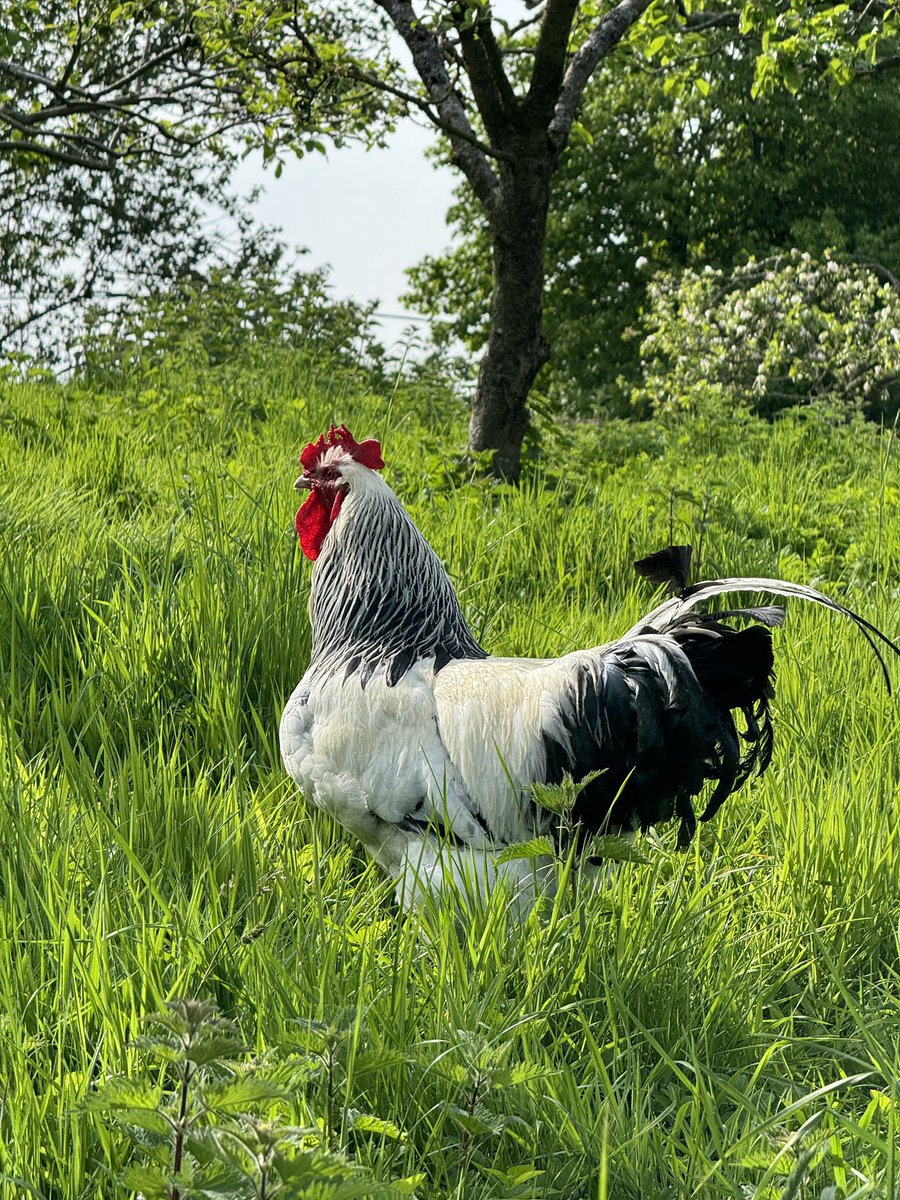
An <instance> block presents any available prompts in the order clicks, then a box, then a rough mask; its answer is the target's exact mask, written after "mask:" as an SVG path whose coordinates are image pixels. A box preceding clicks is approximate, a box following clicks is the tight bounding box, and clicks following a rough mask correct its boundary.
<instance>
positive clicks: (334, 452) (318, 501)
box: [294, 425, 384, 562]
mask: <svg viewBox="0 0 900 1200" xmlns="http://www.w3.org/2000/svg"><path fill="white" fill-rule="evenodd" d="M300 464H301V466H302V467H303V474H302V475H301V476H300V478H299V479H298V480H297V481H296V482H295V484H294V487H295V488H298V489H300V488H309V496H308V498H307V499H306V500H305V501H304V502H303V504H302V505H301V507H300V511H299V512H298V513H297V536H298V537H299V538H300V548H301V549H302V551H303V553H304V554H305V555H306V557H307V558H309V559H311V560H312V561H313V562H315V560H316V559H317V558H318V557H319V553H320V551H321V549H322V543H323V542H324V541H325V538H326V537H327V535H328V531H329V529H330V528H331V526H332V525H333V524H334V522H335V521H336V520H337V515H338V513H339V512H340V511H341V504H343V501H344V496H345V495H346V494H347V492H348V491H349V489H350V486H351V483H352V479H353V476H354V474H357V473H358V471H359V468H360V467H365V468H368V470H370V471H380V470H381V469H382V467H383V466H384V459H383V458H382V457H381V445H380V443H379V442H376V441H374V440H373V439H369V440H367V441H365V442H358V441H357V440H356V438H355V437H354V436H353V434H352V433H351V432H350V430H349V429H348V428H347V426H346V425H339V426H338V427H337V428H335V427H334V425H332V426H331V428H330V429H329V430H328V433H327V434H325V433H323V434H321V435H320V436H319V438H318V440H317V441H315V442H310V443H309V445H308V446H307V447H306V449H305V450H304V451H303V453H302V454H301V455H300Z"/></svg>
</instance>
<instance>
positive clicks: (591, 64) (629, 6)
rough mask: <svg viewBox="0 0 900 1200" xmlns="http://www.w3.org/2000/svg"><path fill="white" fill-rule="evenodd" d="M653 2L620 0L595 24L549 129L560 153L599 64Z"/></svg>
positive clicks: (574, 62)
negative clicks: (589, 81) (588, 84)
mask: <svg viewBox="0 0 900 1200" xmlns="http://www.w3.org/2000/svg"><path fill="white" fill-rule="evenodd" d="M650 3H651V0H620V3H619V4H617V5H616V7H615V8H614V9H613V10H612V11H611V12H608V13H607V14H606V16H605V17H604V18H603V20H602V21H601V22H600V23H599V25H597V26H595V28H594V29H593V30H592V32H591V33H590V34H589V35H588V36H587V38H586V39H585V41H584V42H583V43H582V45H581V48H580V49H579V51H578V53H577V54H576V55H575V57H574V58H573V59H572V62H571V63H570V64H569V69H568V71H567V72H566V77H565V79H564V80H563V85H562V91H561V93H560V97H559V100H558V101H557V104H556V108H555V110H554V113H553V119H552V121H551V122H550V127H549V130H548V132H549V134H550V138H551V140H552V141H553V143H554V145H555V146H556V149H557V152H559V151H562V150H563V149H564V148H565V145H566V142H567V141H568V140H569V134H570V133H571V131H572V122H573V121H574V120H575V116H576V114H577V112H578V106H579V105H580V103H581V97H582V95H583V93H584V89H585V87H586V86H587V82H588V80H589V79H590V77H591V75H593V73H594V70H595V69H596V67H597V64H598V63H599V62H600V60H601V59H602V58H606V56H607V55H608V54H610V53H611V52H612V51H613V50H614V49H615V48H616V46H617V45H618V44H619V42H620V41H621V40H622V38H623V37H624V36H625V34H626V33H627V32H628V30H629V29H630V28H631V27H632V25H634V24H635V22H637V21H639V20H640V18H641V17H642V16H643V15H644V13H645V12H646V10H647V9H648V8H649V7H650Z"/></svg>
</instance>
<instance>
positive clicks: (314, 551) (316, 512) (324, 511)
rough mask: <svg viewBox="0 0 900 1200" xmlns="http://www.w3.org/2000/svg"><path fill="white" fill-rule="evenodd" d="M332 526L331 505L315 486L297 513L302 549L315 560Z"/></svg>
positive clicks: (309, 557) (308, 556) (298, 533)
mask: <svg viewBox="0 0 900 1200" xmlns="http://www.w3.org/2000/svg"><path fill="white" fill-rule="evenodd" d="M330 528H331V506H330V505H329V503H328V501H327V500H326V499H325V497H324V496H323V495H322V494H321V492H318V491H316V489H315V488H313V490H312V491H311V492H310V493H309V495H308V496H307V498H306V499H305V500H304V501H303V504H302V505H301V506H300V511H299V512H298V513H297V536H298V537H299V539H300V549H301V550H302V551H303V553H304V554H305V555H306V557H307V558H308V559H311V560H312V561H313V562H315V561H316V559H317V558H318V557H319V551H320V550H321V549H322V543H323V542H324V541H325V538H326V536H327V534H328V530H329V529H330Z"/></svg>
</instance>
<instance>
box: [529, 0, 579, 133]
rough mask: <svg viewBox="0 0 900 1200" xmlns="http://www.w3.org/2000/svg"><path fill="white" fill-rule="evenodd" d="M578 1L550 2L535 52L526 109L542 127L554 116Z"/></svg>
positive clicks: (557, 0)
mask: <svg viewBox="0 0 900 1200" xmlns="http://www.w3.org/2000/svg"><path fill="white" fill-rule="evenodd" d="M577 11H578V0H549V3H548V4H547V8H546V10H545V12H544V19H543V21H542V22H541V31H540V34H539V35H538V43H537V46H536V48H535V52H534V66H533V67H532V69H531V86H530V87H529V89H528V96H527V99H526V101H525V106H526V108H527V109H528V110H529V112H530V114H532V115H533V117H534V119H535V120H537V121H538V123H539V124H540V125H541V126H542V127H544V126H546V125H547V124H548V122H549V121H550V119H551V117H552V116H553V112H554V106H555V105H556V102H557V100H558V99H559V93H560V88H561V87H562V83H563V76H564V72H565V69H566V55H567V53H568V49H569V35H570V34H571V32H572V22H573V21H574V20H575V14H576V13H577Z"/></svg>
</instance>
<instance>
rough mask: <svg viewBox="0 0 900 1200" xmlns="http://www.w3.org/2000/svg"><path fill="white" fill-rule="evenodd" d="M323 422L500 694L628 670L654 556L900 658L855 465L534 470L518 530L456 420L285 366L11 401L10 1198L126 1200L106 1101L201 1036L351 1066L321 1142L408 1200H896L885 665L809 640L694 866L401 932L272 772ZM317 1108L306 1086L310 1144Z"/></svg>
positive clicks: (881, 461) (6, 888) (2, 669)
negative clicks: (422, 541)
mask: <svg viewBox="0 0 900 1200" xmlns="http://www.w3.org/2000/svg"><path fill="white" fill-rule="evenodd" d="M332 419H334V420H345V421H346V422H347V423H348V424H349V425H350V426H351V428H353V429H354V431H355V432H357V434H358V436H362V435H363V434H365V435H371V434H376V435H378V436H380V437H381V438H382V440H383V442H384V449H385V457H386V459H387V461H388V469H387V476H388V479H389V480H390V482H392V484H393V485H394V486H395V487H396V489H397V491H398V492H399V494H400V495H401V497H402V498H403V500H404V501H405V502H406V503H407V504H408V506H409V507H410V509H411V511H412V514H413V516H414V518H415V520H416V521H417V523H418V524H419V526H420V527H421V528H422V529H423V531H424V532H425V533H426V534H427V535H428V536H429V538H431V540H432V542H433V544H434V545H435V547H436V549H437V550H438V552H439V553H440V554H441V556H442V557H443V558H444V561H445V562H447V563H448V565H449V567H450V570H451V571H452V573H453V576H454V579H455V581H456V584H457V586H458V588H459V591H460V593H461V596H462V599H463V603H464V605H465V608H466V611H467V613H468V614H469V617H470V619H471V621H472V624H473V626H474V628H475V630H476V633H477V634H478V636H479V637H481V638H482V639H483V640H484V641H485V643H486V644H487V645H488V647H489V648H490V649H491V650H493V651H495V652H499V653H504V654H533V653H541V654H555V653H563V652H565V651H567V650H570V649H572V648H574V647H576V646H583V645H589V644H597V643H599V642H602V641H605V640H608V639H610V638H612V637H614V636H616V634H617V633H618V632H621V631H622V630H623V629H625V628H627V627H628V626H629V625H630V624H632V623H633V622H634V620H635V619H636V618H637V617H638V616H639V615H640V611H641V609H642V608H646V607H648V606H649V603H650V598H649V597H648V595H647V594H646V591H645V589H644V587H643V586H642V585H641V583H640V581H639V580H637V579H636V578H635V577H634V575H633V571H632V568H631V563H632V561H633V559H634V558H636V557H639V556H640V555H641V554H643V553H646V552H648V551H649V550H651V549H654V548H657V547H658V546H660V545H662V544H664V543H665V542H666V541H667V540H668V539H669V537H670V535H674V537H675V538H676V540H682V539H683V540H691V541H693V542H694V543H695V544H697V543H698V542H701V541H702V555H703V560H704V561H703V564H702V565H701V571H702V574H704V575H706V574H712V573H720V572H728V573H741V572H748V573H749V572H752V573H756V574H764V575H771V574H784V575H786V576H787V577H789V578H794V579H798V580H800V581H805V582H812V583H814V584H818V585H819V586H822V587H824V588H825V589H826V590H830V591H831V592H832V593H833V594H836V595H838V596H839V597H841V598H844V599H846V600H847V601H848V602H849V603H851V604H852V605H854V606H855V607H857V608H858V609H860V610H861V611H863V612H864V614H865V615H866V616H868V617H869V618H870V619H872V620H875V621H876V622H877V623H879V624H880V625H882V626H883V627H884V628H886V629H887V630H888V631H889V632H892V633H893V634H894V635H896V634H897V633H898V631H900V467H898V464H897V457H896V455H895V454H892V452H891V445H890V441H889V439H888V438H887V437H878V436H876V435H875V434H874V433H873V432H872V431H871V430H868V429H864V428H858V427H852V426H851V427H834V426H831V425H829V424H827V423H826V422H824V421H817V420H807V421H803V420H792V419H790V420H787V421H785V422H783V423H781V424H779V425H776V426H772V427H762V426H759V427H756V426H746V427H742V428H740V429H739V430H738V437H737V438H735V436H734V433H735V431H734V430H731V429H728V428H722V427H715V426H712V427H710V426H706V425H701V424H699V423H698V424H695V425H685V426H682V427H677V428H672V429H669V430H664V431H663V430H657V429H653V428H650V427H636V428H629V427H627V426H621V425H613V426H610V427H607V428H606V429H594V428H592V427H581V428H578V429H569V430H562V431H559V430H553V429H550V428H547V429H545V430H544V431H543V434H544V444H543V450H542V458H541V462H540V465H538V466H529V468H528V469H527V471H526V475H525V478H524V480H523V483H522V485H521V487H520V488H518V489H512V488H509V487H504V486H494V485H491V484H490V483H487V482H485V481H483V480H480V479H478V478H475V477H472V473H471V470H470V468H469V466H468V465H467V464H466V461H465V459H464V458H463V457H462V456H461V454H460V448H461V446H462V445H463V441H464V413H462V412H461V411H458V410H457V409H456V408H455V407H454V406H453V405H452V404H451V403H449V402H448V401H445V400H441V399H440V397H433V396H423V395H420V396H417V395H403V394H398V395H397V396H395V397H393V399H392V400H385V399H383V398H379V397H377V396H372V395H368V394H366V393H365V392H364V391H363V390H361V389H360V388H359V387H358V385H356V384H355V383H354V382H353V381H352V380H350V381H348V380H347V379H346V378H342V377H340V376H329V374H328V371H327V368H323V369H321V370H319V371H316V370H314V369H313V368H311V367H308V366H305V365H304V364H302V363H298V362H297V361H296V360H293V359H291V358H290V357H288V356H286V357H285V358H283V359H281V360H277V361H276V360H273V361H271V362H269V363H267V364H264V365H263V366H261V367H258V368H254V369H250V368H247V369H245V370H243V372H237V373H233V374H231V375H228V376H226V375H215V374H208V375H202V374H196V375H194V376H192V377H190V378H187V377H185V378H181V379H179V378H177V377H164V376H163V377H155V378H154V379H152V380H140V379H135V380H133V381H130V382H128V383H123V387H122V393H121V394H118V395H112V394H98V395H91V394H88V393H84V392H80V391H78V390H77V389H74V388H70V389H63V388H38V387H31V386H27V385H21V386H10V385H3V391H2V392H0V536H2V562H0V679H2V681H3V682H2V689H3V690H2V707H0V799H2V810H0V848H2V849H0V939H2V951H0V1180H2V1182H0V1195H2V1196H3V1197H10V1198H12V1197H20V1196H24V1195H31V1196H35V1197H43V1198H45V1200H51V1198H52V1200H62V1198H64V1197H65V1198H66V1200H76V1198H78V1200H82V1198H88V1197H92V1198H93V1197H105V1196H110V1195H114V1194H116V1184H115V1182H114V1180H115V1177H116V1175H117V1173H118V1172H120V1171H121V1169H122V1168H123V1167H124V1166H125V1164H126V1162H127V1161H128V1160H129V1158H134V1156H135V1154H136V1151H135V1150H134V1147H133V1145H132V1144H131V1142H129V1141H128V1140H127V1139H126V1138H124V1137H123V1136H122V1135H121V1134H119V1133H117V1132H116V1131H115V1129H112V1128H110V1127H109V1126H108V1125H107V1124H105V1123H104V1122H103V1121H102V1120H101V1118H100V1117H99V1116H98V1115H97V1114H96V1113H95V1112H92V1111H86V1110H85V1108H84V1106H83V1102H84V1100H85V1097H86V1096H87V1095H88V1094H89V1093H90V1092H91V1091H92V1089H94V1088H96V1087H97V1086H98V1085H99V1084H101V1083H102V1081H103V1080H104V1079H106V1078H107V1077H109V1076H112V1075H120V1074H132V1075H134V1074H136V1073H139V1072H140V1071H141V1070H144V1069H145V1067H144V1066H142V1063H141V1060H140V1053H139V1051H138V1049H137V1048H136V1047H135V1045H134V1039H135V1038H136V1036H137V1035H138V1034H139V1033H140V1032H141V1029H142V1019H143V1017H144V1016H145V1015H146V1014H148V1013H151V1012H154V1011H159V1010H160V1009H161V1008H162V1006H163V1005H164V1003H165V1002H166V1000H168V999H171V998H172V997H175V996H198V997H203V998H207V999H211V1000H214V1001H215V1002H216V1004H217V1005H218V1006H219V1008H220V1009H221V1011H222V1012H223V1013H224V1014H225V1015H226V1016H228V1017H230V1018H231V1019H232V1020H233V1021H234V1022H235V1023H236V1025H237V1027H238V1028H239V1030H240V1032H241V1034H242V1036H243V1038H244V1040H245V1042H246V1043H247V1044H248V1046H249V1047H251V1048H252V1049H253V1050H255V1051H256V1053H257V1054H258V1055H262V1054H265V1053H266V1052H277V1053H281V1054H292V1053H296V1052H297V1044H298V1043H297V1030H298V1029H299V1028H302V1022H303V1021H305V1020H309V1019H312V1020H316V1021H321V1022H324V1023H326V1024H327V1023H329V1022H331V1023H334V1022H338V1023H341V1022H342V1023H343V1027H344V1028H345V1033H344V1034H343V1035H342V1036H343V1037H344V1043H343V1049H342V1059H341V1069H340V1072H339V1073H338V1074H337V1075H336V1076H335V1078H334V1079H332V1084H334V1083H335V1080H336V1081H337V1088H338V1094H337V1096H336V1097H335V1096H332V1097H331V1101H332V1102H333V1103H334V1102H336V1104H337V1114H338V1115H337V1118H336V1120H337V1128H336V1129H335V1138H336V1140H337V1141H338V1143H339V1144H340V1145H341V1146H343V1148H344V1149H346V1150H348V1151H349V1152H352V1154H353V1156H354V1158H355V1160H356V1161H357V1162H358V1163H359V1164H360V1165H361V1166H362V1167H364V1168H366V1170H367V1171H369V1172H370V1173H371V1175H372V1177H373V1178H375V1179H380V1180H383V1181H390V1180H391V1179H398V1178H409V1177H411V1176H421V1177H422V1178H421V1179H420V1180H419V1182H418V1183H417V1184H416V1192H417V1194H418V1195H420V1196H422V1197H451V1196H452V1197H458V1198H460V1200H462V1198H463V1197H465V1198H466V1200H476V1198H478V1200H480V1198H482V1197H483V1198H485V1200H487V1198H488V1197H491V1198H497V1200H499V1198H500V1197H507V1196H509V1197H513V1196H517V1197H547V1198H550V1197H566V1198H571V1200H580V1198H582V1197H583V1198H588V1197H590V1198H594V1197H610V1198H613V1200H638V1198H640V1200H662V1198H664V1197H667V1198H668V1197H671V1198H677V1197H687V1196H692V1197H693V1196H696V1197H702V1198H704V1200H706V1198H710V1200H711V1198H714V1197H723V1196H727V1197H735V1198H736V1200H737V1198H749V1197H753V1198H758V1200H764V1198H765V1200H768V1198H769V1197H780V1196H784V1197H789V1196H807V1197H816V1198H817V1200H818V1198H820V1197H821V1198H822V1200H837V1198H838V1197H840V1196H843V1197H845V1198H846V1197H851V1196H873V1197H885V1198H890V1200H895V1198H896V1197H898V1196H900V1150H898V1143H900V999H898V998H900V965H898V964H900V832H898V830H900V787H898V779H900V715H898V713H900V709H898V703H897V701H896V699H895V700H890V699H888V698H887V697H886V695H885V692H884V689H883V686H882V683H881V680H880V676H879V672H878V671H877V668H876V666H875V664H874V663H873V661H872V660H871V656H870V655H869V653H868V650H867V648H866V646H865V644H864V642H863V641H862V639H861V638H860V637H859V636H858V635H857V633H856V632H855V631H854V630H853V629H852V628H851V627H849V626H848V625H845V624H843V623H841V622H839V621H838V620H836V619H833V618H832V617H831V616H830V615H829V614H827V613H824V612H822V611H819V610H816V611H809V610H806V609H804V608H801V607H800V606H792V607H791V610H790V612H789V615H788V621H787V625H786V626H785V628H784V630H782V631H780V632H778V633H777V634H776V639H777V658H778V671H779V679H778V698H777V730H778V743H777V749H776V757H775V761H774V763H773V766H772V768H771V770H770V771H769V773H768V775H767V776H766V778H765V780H764V781H762V782H761V783H760V784H758V785H753V786H751V787H748V788H746V789H745V790H744V792H743V793H742V794H741V795H740V796H739V797H736V798H733V799H732V800H731V801H729V803H728V804H727V805H726V806H725V809H724V810H723V811H722V813H721V814H720V816H719V818H718V819H717V820H716V821H715V822H714V823H713V824H712V825H711V826H709V827H704V828H703V829H702V830H701V831H700V835H699V837H698V839H697V842H696V844H695V845H694V846H693V847H692V849H691V850H690V852H689V853H687V854H686V855H679V854H677V853H675V852H674V839H673V838H672V837H671V836H670V835H669V833H668V832H667V831H665V830H663V831H660V834H659V838H658V839H656V840H653V839H651V842H650V844H649V847H648V849H649V857H650V860H651V861H650V863H649V865H640V864H633V865H627V866H625V867H623V868H622V869H621V870H620V871H619V872H618V874H617V875H616V876H615V878H614V879H613V881H612V882H611V884H610V886H609V887H608V888H606V889H605V890H601V891H591V890H589V889H585V888H583V887H573V888H569V889H567V890H566V892H565V893H564V894H563V895H561V896H560V897H559V898H558V899H557V900H556V901H555V902H554V903H553V904H548V905H547V906H546V907H545V908H544V909H543V910H541V911H537V912H535V913H533V914H532V915H531V916H530V917H528V918H527V919H526V920H524V921H516V920H514V919H512V918H511V917H510V915H509V914H508V912H507V911H506V908H505V905H504V898H503V897H502V896H500V895H498V896H497V897H496V899H495V900H494V901H493V902H492V903H490V904H489V905H488V906H487V907H486V909H485V910H484V911H477V912H473V913H472V914H471V915H470V916H469V918H468V919H467V920H466V921H465V922H464V923H463V922H460V921H459V920H458V919H456V915H455V914H454V913H453V912H452V911H451V909H450V908H447V907H445V908H443V909H442V908H441V905H440V904H437V905H435V906H434V909H433V910H430V911H427V912H425V913H424V914H422V915H421V916H419V917H408V916H404V915H403V914H400V913H398V912H397V911H396V909H395V907H394V906H393V903H392V901H391V899H390V889H389V888H388V887H387V886H386V885H385V883H384V881H383V880H382V879H381V877H380V876H379V874H378V873H377V871H375V870H374V869H373V868H372V867H371V865H369V864H368V863H366V862H365V861H364V859H363V857H362V856H361V854H360V852H359V851H358V849H357V847H356V846H355V845H354V844H353V843H352V842H350V841H349V840H348V839H346V838H345V836H344V835H343V833H342V832H341V831H340V830H339V829H337V828H336V827H335V826H334V825H332V824H331V823H330V822H329V821H328V820H327V818H325V817H324V816H323V815H321V814H319V813H318V812H316V811H315V810H311V808H310V807H309V806H308V805H307V804H306V802H305V801H304V799H303V798H302V797H301V796H299V795H297V794H296V792H295V789H294V788H293V786H292V784H291V783H290V782H289V781H287V780H286V779H285V778H284V777H283V774H282V769H281V766H280V763H279V759H278V752H277V739H276V733H277V724H278V718H279V714H280V709H281V706H282V705H283V703H284V700H285V698H286V697H287V695H288V694H289V692H290V690H291V689H292V687H293V685H294V683H295V682H296V681H297V679H299V677H300V675H301V674H302V672H303V669H304V665H305V662H306V658H307V655H308V651H309V631H308V625H307V616H306V601H307V595H308V586H309V567H308V564H307V563H306V562H305V561H304V560H303V559H302V556H301V555H300V554H299V552H298V550H297V547H296V545H295V538H294V536H293V531H292V520H293V512H294V506H295V501H294V495H293V493H292V491H291V483H292V481H293V478H294V474H293V472H294V470H295V466H296V458H297V455H298V453H299V450H300V449H301V448H302V446H303V445H304V444H305V442H306V440H308V438H309V437H311V436H313V435H315V434H317V433H318V432H320V431H321V429H322V428H324V427H325V426H326V425H327V423H328V422H329V421H330V420H332ZM895 674H896V675H897V677H898V681H900V673H896V672H895ZM298 1022H300V1024H298ZM326 1100H327V1097H326V1095H325V1093H324V1091H323V1083H322V1079H321V1078H320V1077H319V1076H317V1075H315V1074H313V1073H311V1074H310V1076H309V1078H308V1079H306V1080H305V1081H303V1080H301V1082H300V1083H298V1084H297V1085H296V1088H295V1090H294V1092H293V1093H292V1096H291V1100H290V1102H289V1106H288V1107H289V1108H290V1110H291V1111H290V1113H289V1114H288V1115H289V1116H290V1117H291V1119H293V1120H295V1121H297V1122H298V1123H300V1124H316V1123H317V1122H318V1123H321V1122H322V1121H323V1120H324V1113H325V1107H326ZM351 1110H362V1111H364V1112H367V1113H372V1114H375V1115H376V1116H378V1117H380V1118H381V1119H382V1120H383V1121H385V1122H392V1123H394V1124H395V1125H396V1126H397V1127H398V1128H399V1130H400V1131H401V1132H402V1136H400V1137H396V1136H388V1135H386V1134H384V1133H383V1132H382V1134H381V1135H376V1134H369V1135H363V1134H360V1133H358V1132H357V1133H353V1132H352V1131H351V1129H350V1119H349V1116H348V1114H349V1113H350V1112H351ZM373 1186H374V1185H373Z"/></svg>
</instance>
